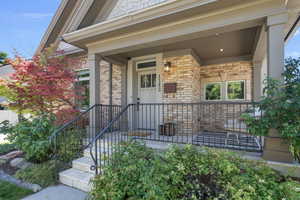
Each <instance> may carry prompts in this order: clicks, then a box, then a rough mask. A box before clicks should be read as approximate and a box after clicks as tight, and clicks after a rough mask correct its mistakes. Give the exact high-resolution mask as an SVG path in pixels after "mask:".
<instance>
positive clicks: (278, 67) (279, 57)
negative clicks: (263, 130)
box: [263, 13, 293, 163]
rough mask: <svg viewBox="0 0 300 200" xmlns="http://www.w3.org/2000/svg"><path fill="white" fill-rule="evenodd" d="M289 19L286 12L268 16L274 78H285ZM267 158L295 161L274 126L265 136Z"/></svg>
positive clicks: (270, 69) (269, 56)
mask: <svg viewBox="0 0 300 200" xmlns="http://www.w3.org/2000/svg"><path fill="white" fill-rule="evenodd" d="M287 21H288V15H287V14H286V13H284V14H279V15H274V16H270V17H268V20H267V25H268V73H267V74H268V76H269V77H270V78H273V79H277V80H281V81H282V80H283V77H282V73H283V72H284V37H285V34H284V28H285V25H286V23H287ZM263 158H264V159H265V160H270V161H277V162H287V163H291V162H293V156H292V155H291V153H290V151H289V144H288V142H287V141H286V140H284V139H282V138H281V137H280V135H279V133H278V131H277V130H276V129H274V128H271V129H270V130H269V134H268V136H267V137H266V138H265V146H264V152H263Z"/></svg>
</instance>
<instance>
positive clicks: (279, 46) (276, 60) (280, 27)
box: [267, 13, 288, 80]
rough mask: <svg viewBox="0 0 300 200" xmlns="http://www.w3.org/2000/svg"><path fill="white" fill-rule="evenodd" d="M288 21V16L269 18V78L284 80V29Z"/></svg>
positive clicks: (284, 14) (280, 15) (281, 15)
mask: <svg viewBox="0 0 300 200" xmlns="http://www.w3.org/2000/svg"><path fill="white" fill-rule="evenodd" d="M287 21H288V14H286V13H283V14H279V15H274V16H269V17H268V19H267V26H268V32H267V33H268V39H267V42H268V76H269V77H271V78H274V79H277V80H282V73H283V71H284V38H285V34H284V28H285V25H286V23H287Z"/></svg>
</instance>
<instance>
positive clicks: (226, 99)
mask: <svg viewBox="0 0 300 200" xmlns="http://www.w3.org/2000/svg"><path fill="white" fill-rule="evenodd" d="M235 82H243V83H244V98H243V99H229V98H228V83H235ZM246 88H247V87H246V81H245V80H235V81H226V100H229V101H241V100H245V99H246Z"/></svg>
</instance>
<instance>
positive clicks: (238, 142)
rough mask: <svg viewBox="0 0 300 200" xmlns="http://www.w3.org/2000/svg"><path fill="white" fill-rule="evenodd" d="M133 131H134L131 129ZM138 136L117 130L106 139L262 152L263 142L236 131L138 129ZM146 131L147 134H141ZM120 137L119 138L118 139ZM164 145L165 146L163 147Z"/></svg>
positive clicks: (166, 145) (167, 145)
mask: <svg viewBox="0 0 300 200" xmlns="http://www.w3.org/2000/svg"><path fill="white" fill-rule="evenodd" d="M131 132H132V131H131ZM137 132H138V133H139V134H137V136H134V135H130V136H129V134H128V132H125V131H115V132H113V133H111V135H110V136H109V138H108V137H107V138H106V137H105V138H104V140H107V141H109V140H110V141H115V140H120V138H121V140H122V141H128V140H130V139H133V140H138V141H144V142H145V143H146V144H151V145H154V146H155V145H158V146H159V147H160V149H161V148H163V149H166V148H168V147H169V146H170V145H172V144H183V145H184V144H193V145H197V146H207V147H214V148H223V149H231V150H237V151H248V152H261V142H260V141H259V140H258V139H257V138H256V137H255V136H250V135H245V134H239V133H234V132H228V133H218V132H207V131H202V132H199V133H195V134H191V135H175V136H165V135H160V134H158V133H157V132H156V131H147V130H142V131H141V130H137ZM141 132H144V133H145V134H140V133H141ZM139 135H142V136H139ZM117 138H118V139H117ZM161 145H163V146H164V147H161Z"/></svg>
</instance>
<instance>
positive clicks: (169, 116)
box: [161, 55, 253, 135]
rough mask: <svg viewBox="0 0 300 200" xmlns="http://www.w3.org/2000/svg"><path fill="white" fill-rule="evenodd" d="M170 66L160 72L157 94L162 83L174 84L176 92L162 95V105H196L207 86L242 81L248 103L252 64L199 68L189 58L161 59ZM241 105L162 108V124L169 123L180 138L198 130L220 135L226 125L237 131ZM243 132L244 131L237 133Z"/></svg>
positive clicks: (184, 56)
mask: <svg viewBox="0 0 300 200" xmlns="http://www.w3.org/2000/svg"><path fill="white" fill-rule="evenodd" d="M164 62H171V64H172V66H171V68H170V71H169V72H164V71H163V69H162V71H161V82H162V84H161V87H162V88H161V91H162V93H163V85H164V83H177V92H176V93H171V94H164V93H163V94H162V102H163V103H198V102H200V101H203V100H204V96H205V94H204V93H205V85H206V84H207V83H211V82H226V81H237V80H244V81H245V83H246V91H245V95H246V100H251V99H252V89H253V87H252V80H253V77H252V74H253V73H252V70H253V67H252V63H251V62H246V61H242V62H233V63H226V64H217V65H208V66H199V64H198V62H197V61H196V59H195V58H194V57H193V56H192V55H183V56H173V57H167V58H164ZM247 106H248V105H244V104H235V103H233V104H231V105H227V104H215V103H212V104H210V103H206V104H201V105H200V104H193V105H181V104H179V106H174V105H170V106H168V107H165V108H164V112H163V114H162V116H163V122H173V123H175V124H176V125H177V132H178V133H180V134H183V135H185V134H191V133H196V132H199V131H201V130H210V131H224V130H226V128H228V127H227V126H228V122H230V123H232V124H230V126H231V127H233V126H235V129H239V128H240V124H238V122H237V121H236V120H239V118H240V115H241V113H243V112H244V111H245V110H246V109H247ZM238 131H245V130H238Z"/></svg>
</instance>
